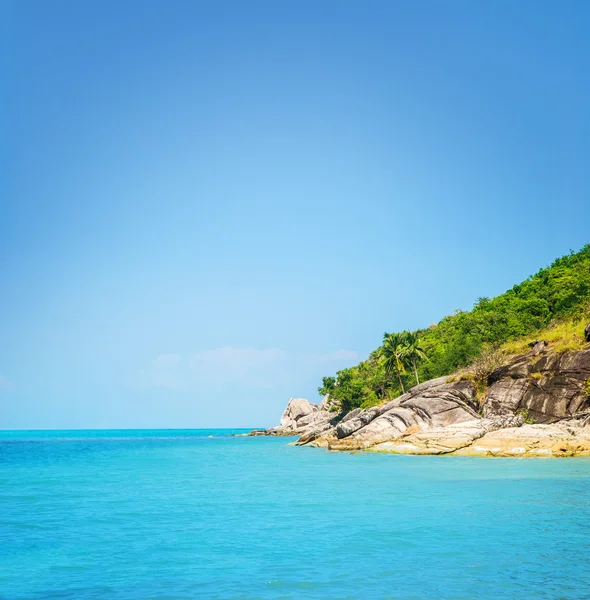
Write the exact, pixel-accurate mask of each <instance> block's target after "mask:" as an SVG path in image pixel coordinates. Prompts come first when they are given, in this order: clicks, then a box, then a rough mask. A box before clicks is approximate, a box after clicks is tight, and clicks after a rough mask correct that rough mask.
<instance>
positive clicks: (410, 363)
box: [319, 244, 590, 410]
mask: <svg viewBox="0 0 590 600" xmlns="http://www.w3.org/2000/svg"><path fill="white" fill-rule="evenodd" d="M588 314H590V244H587V245H586V246H584V247H583V248H582V249H581V250H580V251H579V252H575V253H574V252H572V253H570V254H569V255H567V256H563V257H561V258H558V259H557V260H556V261H555V262H554V263H553V264H552V265H551V266H550V267H547V268H545V269H541V270H540V271H539V272H538V273H537V274H535V275H533V276H532V277H530V278H529V279H527V280H525V281H523V282H522V283H520V284H518V285H515V286H514V287H513V288H512V289H510V290H508V291H507V292H505V293H504V294H501V295H500V296H497V297H496V298H492V299H490V298H480V299H479V300H478V301H477V302H476V303H475V305H474V307H473V309H472V310H470V311H467V312H463V311H458V312H456V313H455V314H453V315H451V316H448V317H445V318H443V319H442V320H441V321H440V322H439V323H437V324H436V325H431V326H430V327H428V328H427V329H422V330H418V331H415V332H401V333H394V334H387V333H386V334H385V335H384V340H383V344H382V345H381V346H380V347H379V348H377V349H376V350H375V351H374V352H372V353H371V355H370V356H369V358H368V359H367V360H366V361H363V362H361V363H360V364H358V365H356V366H354V367H351V368H349V369H343V370H342V371H338V373H337V374H336V377H324V379H323V383H322V386H321V387H320V388H319V392H320V394H321V395H324V394H330V397H331V398H332V399H333V400H335V401H336V402H337V404H338V405H339V406H340V407H341V408H342V409H344V410H350V409H352V408H355V407H357V406H365V407H366V406H371V405H374V404H378V403H379V402H381V401H383V400H386V399H388V398H391V397H395V396H397V395H399V394H400V393H401V391H402V388H405V389H407V388H408V387H411V386H412V385H415V383H416V380H417V379H419V380H420V381H424V380H426V379H432V378H434V377H439V376H442V375H447V374H450V373H453V372H454V371H456V370H457V369H460V368H461V367H466V366H468V365H469V364H471V363H472V362H473V361H474V360H475V359H477V357H478V356H480V355H481V353H482V352H487V351H489V349H490V348H498V347H500V346H501V345H502V344H505V343H506V342H509V341H511V340H517V339H519V338H523V337H525V336H528V335H533V334H535V333H536V332H540V331H541V330H543V329H546V328H547V327H551V326H553V325H555V324H556V323H559V322H563V321H567V320H575V319H582V318H583V317H585V316H587V315H588Z"/></svg>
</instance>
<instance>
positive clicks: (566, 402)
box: [253, 324, 590, 456]
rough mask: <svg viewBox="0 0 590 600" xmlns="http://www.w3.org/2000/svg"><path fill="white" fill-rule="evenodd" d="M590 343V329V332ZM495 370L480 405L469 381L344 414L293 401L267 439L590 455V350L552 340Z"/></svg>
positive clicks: (341, 446)
mask: <svg viewBox="0 0 590 600" xmlns="http://www.w3.org/2000/svg"><path fill="white" fill-rule="evenodd" d="M585 335H586V338H587V339H588V337H590V324H589V325H588V326H587V327H586V329H585ZM530 348H531V350H530V351H529V352H528V353H527V354H523V355H520V356H516V357H513V358H512V359H510V360H508V361H507V362H506V363H505V364H504V365H502V366H501V367H499V368H497V369H496V370H495V371H493V372H492V373H491V374H490V375H489V377H488V381H487V391H486V392H485V395H484V396H483V398H480V399H479V400H478V398H477V396H478V394H477V390H476V386H475V384H474V383H473V382H472V381H471V380H470V378H469V377H468V376H463V377H458V379H459V380H458V381H457V377H454V378H449V377H440V378H438V379H433V380H431V381H426V382H424V383H422V384H420V385H417V386H415V387H413V388H412V389H410V390H409V391H408V392H406V393H405V394H402V395H401V396H399V397H398V398H396V399H394V400H391V401H390V402H387V403H385V404H382V405H380V406H373V407H370V408H366V409H360V408H356V409H354V410H353V411H351V412H349V413H348V414H336V413H334V412H331V411H329V410H326V409H327V408H333V406H332V405H330V404H329V399H328V398H324V400H323V401H322V404H320V405H319V406H318V405H316V404H312V403H310V402H308V401H307V400H303V399H301V398H298V399H291V400H290V401H289V404H288V405H287V408H286V409H285V412H284V413H283V416H282V418H281V425H280V426H279V427H277V428H274V429H270V430H267V431H265V432H253V434H254V435H256V434H265V435H298V436H300V437H299V439H298V440H297V441H296V442H294V443H295V444H296V445H311V446H316V447H323V448H328V449H330V450H368V451H371V452H390V453H396V454H450V455H457V456H574V455H590V397H589V394H588V390H589V385H590V348H587V349H583V350H580V351H575V352H574V351H572V352H552V351H551V346H550V345H549V344H548V343H547V342H546V341H544V340H536V341H534V342H532V343H531V344H530Z"/></svg>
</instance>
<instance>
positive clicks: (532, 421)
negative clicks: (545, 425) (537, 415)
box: [518, 408, 536, 425]
mask: <svg viewBox="0 0 590 600" xmlns="http://www.w3.org/2000/svg"><path fill="white" fill-rule="evenodd" d="M518 414H519V415H520V416H521V417H522V420H523V421H524V422H525V423H527V424H528V425H534V424H535V423H536V421H535V419H533V417H531V416H530V414H529V411H528V410H527V409H526V408H523V409H522V410H519V411H518Z"/></svg>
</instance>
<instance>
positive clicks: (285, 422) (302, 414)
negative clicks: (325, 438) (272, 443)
mask: <svg viewBox="0 0 590 600" xmlns="http://www.w3.org/2000/svg"><path fill="white" fill-rule="evenodd" d="M334 419H336V420H337V419H338V415H337V414H335V413H333V412H330V411H328V410H324V408H323V406H322V405H321V404H320V405H319V406H318V405H317V404H314V403H312V402H309V400H306V399H305V398H291V399H290V400H289V403H288V404H287V408H285V410H284V412H283V416H282V417H281V421H280V425H279V426H278V427H273V428H272V429H264V430H254V431H252V432H251V433H250V435H283V436H302V435H305V434H306V433H307V432H308V431H322V430H323V429H327V428H330V427H331V425H332V421H334ZM334 422H335V421H334Z"/></svg>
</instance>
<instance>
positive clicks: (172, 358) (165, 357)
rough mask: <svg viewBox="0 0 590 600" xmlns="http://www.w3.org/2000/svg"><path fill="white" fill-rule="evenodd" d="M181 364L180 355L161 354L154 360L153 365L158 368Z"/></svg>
mask: <svg viewBox="0 0 590 600" xmlns="http://www.w3.org/2000/svg"><path fill="white" fill-rule="evenodd" d="M179 362H180V354H159V355H158V356H156V358H154V360H152V365H156V366H157V367H165V366H169V365H177V364H178V363H179Z"/></svg>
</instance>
